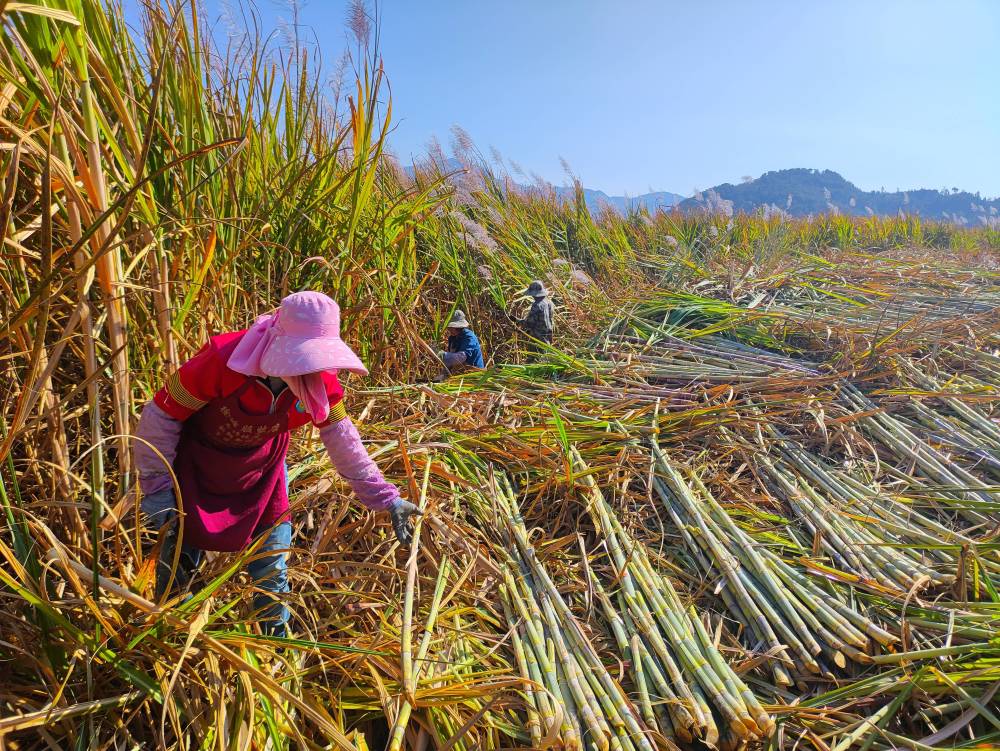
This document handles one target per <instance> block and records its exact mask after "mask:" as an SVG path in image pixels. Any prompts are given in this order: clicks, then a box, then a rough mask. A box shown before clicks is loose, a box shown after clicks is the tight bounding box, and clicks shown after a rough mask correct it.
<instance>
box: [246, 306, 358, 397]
mask: <svg viewBox="0 0 1000 751" xmlns="http://www.w3.org/2000/svg"><path fill="white" fill-rule="evenodd" d="M227 364H228V365H229V367H230V368H232V369H233V370H235V371H237V372H238V373H245V374H247V375H259V376H263V375H268V376H275V377H277V378H283V377H288V376H302V375H307V374H309V373H320V372H323V371H329V372H333V373H336V372H337V371H338V370H349V371H351V372H353V373H360V374H362V375H367V374H368V369H367V368H366V367H365V366H364V363H362V362H361V359H360V358H359V357H358V356H357V355H356V354H354V352H353V351H352V350H351V348H350V347H348V346H347V344H345V343H344V340H343V339H341V338H340V306H339V305H337V303H336V302H335V301H334V300H332V299H331V298H329V297H327V296H326V295H324V294H323V293H322V292H296V293H294V294H291V295H289V296H288V297H286V298H285V299H284V300H282V301H281V307H279V308H278V312H277V313H275V314H274V315H267V316H261V317H260V318H258V319H257V320H256V322H255V323H254V325H253V326H251V327H250V329H249V330H247V333H246V334H245V335H244V336H243V339H242V340H240V343H239V344H238V345H237V346H236V348H235V349H234V350H233V354H232V355H231V356H230V358H229V362H228V363H227Z"/></svg>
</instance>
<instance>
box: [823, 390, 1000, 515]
mask: <svg viewBox="0 0 1000 751" xmlns="http://www.w3.org/2000/svg"><path fill="white" fill-rule="evenodd" d="M840 394H841V399H842V401H843V403H844V404H845V405H846V406H847V407H848V408H849V409H850V410H851V411H852V412H854V413H856V414H857V423H858V424H860V425H861V426H862V427H863V428H864V429H865V431H866V432H868V433H869V435H871V436H872V437H873V438H875V439H876V440H878V441H879V443H880V445H882V446H883V447H884V448H885V449H887V450H888V451H889V453H891V454H892V455H894V456H895V457H896V458H897V459H898V460H899V461H903V462H907V463H913V464H914V465H915V468H919V470H920V472H921V473H922V474H923V475H924V476H925V477H927V478H929V479H930V480H931V481H932V482H934V483H936V487H935V490H936V491H937V493H936V495H937V496H938V499H939V500H940V502H941V505H943V506H944V508H945V509H949V510H954V512H955V513H957V514H958V515H959V516H960V517H961V518H962V519H964V520H965V521H967V522H970V523H972V524H974V525H981V524H987V525H988V524H989V523H990V521H991V518H994V519H995V514H996V512H997V510H998V509H1000V491H998V490H997V488H996V487H994V486H990V485H988V484H987V483H985V482H983V481H982V479H980V478H979V477H977V476H976V475H974V474H972V472H970V471H969V470H967V469H965V468H964V467H962V466H961V465H960V464H958V463H957V462H956V461H955V460H954V459H952V458H951V457H950V456H948V455H947V454H945V453H943V452H941V451H938V449H937V448H936V447H935V446H934V445H933V444H932V443H931V442H929V441H927V440H924V439H923V438H921V437H920V436H918V435H916V434H915V433H914V432H913V431H912V430H911V429H910V428H908V427H907V426H906V425H904V424H903V423H902V422H901V421H900V420H898V419H896V418H895V417H894V416H892V415H890V414H888V413H886V412H885V411H884V410H883V409H880V408H879V405H878V404H876V403H875V402H873V401H872V400H871V399H869V398H868V397H866V396H865V395H864V394H862V393H861V391H860V390H858V388H857V387H855V386H854V385H852V384H850V383H848V382H846V381H843V382H841V384H840ZM904 478H905V479H906V480H907V481H908V482H911V483H914V484H917V485H919V484H921V483H919V480H917V478H916V477H913V476H912V473H910V474H906V475H904Z"/></svg>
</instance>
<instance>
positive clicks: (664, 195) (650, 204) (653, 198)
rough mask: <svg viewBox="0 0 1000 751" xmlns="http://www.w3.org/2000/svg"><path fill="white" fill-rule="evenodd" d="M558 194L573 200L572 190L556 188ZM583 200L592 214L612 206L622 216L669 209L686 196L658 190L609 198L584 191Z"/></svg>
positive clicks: (604, 194)
mask: <svg viewBox="0 0 1000 751" xmlns="http://www.w3.org/2000/svg"><path fill="white" fill-rule="evenodd" d="M556 194H557V195H558V196H559V197H560V198H572V197H573V189H572V188H556ZM583 199H584V200H585V201H586V202H587V208H589V209H590V211H591V213H597V212H598V211H599V210H600V209H601V208H602V207H603V206H610V207H611V208H613V209H615V210H616V211H618V212H619V213H620V214H624V213H626V212H627V211H628V210H629V209H638V208H640V207H643V206H645V207H646V208H647V209H649V211H651V212H652V211H656V209H661V208H662V209H669V208H670V207H671V206H674V205H676V204H678V203H680V202H681V201H683V200H684V196H682V195H680V194H679V193H670V192H668V191H665V190H658V191H655V192H653V193H643V194H642V195H641V196H635V197H632V196H609V195H608V194H607V193H605V192H604V191H603V190H592V189H591V188H584V189H583Z"/></svg>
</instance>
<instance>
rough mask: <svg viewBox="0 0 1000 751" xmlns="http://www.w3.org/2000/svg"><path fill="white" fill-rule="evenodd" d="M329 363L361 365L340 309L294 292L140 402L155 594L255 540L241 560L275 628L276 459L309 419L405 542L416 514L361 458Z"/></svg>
mask: <svg viewBox="0 0 1000 751" xmlns="http://www.w3.org/2000/svg"><path fill="white" fill-rule="evenodd" d="M339 370H347V371H350V372H353V373H360V374H366V373H367V372H368V371H367V369H366V368H365V366H364V365H363V364H362V362H361V360H360V359H358V356H357V355H356V354H354V352H352V351H351V349H350V348H349V347H348V346H347V344H345V343H344V341H343V340H342V339H341V338H340V308H339V307H338V306H337V303H336V302H334V301H333V300H331V299H330V298H329V297H327V296H326V295H324V294H321V293H319V292H297V293H295V294H293V295H289V296H288V297H286V298H285V299H284V300H282V301H281V307H280V308H279V309H278V311H277V312H276V313H274V314H273V315H265V316H261V317H259V318H258V319H257V321H256V322H255V323H254V324H253V326H251V327H250V328H249V329H247V330H245V331H236V332H231V333H225V334H219V335H218V336H213V337H211V338H210V339H209V340H208V343H207V344H206V345H205V346H204V347H202V348H201V350H199V352H198V353H197V354H196V355H195V356H194V357H192V358H191V359H190V360H188V361H187V362H186V363H184V364H183V365H181V367H180V369H179V370H178V371H177V372H175V373H174V374H173V375H172V376H170V377H169V378H168V379H167V382H166V385H165V386H164V387H163V388H161V389H160V390H159V391H158V392H156V396H155V397H153V399H152V400H151V401H150V402H149V403H148V404H146V407H145V408H144V409H143V411H142V417H141V418H140V420H139V427H138V428H137V429H136V433H135V435H136V437H137V438H139V439H141V440H138V441H136V447H135V462H136V466H137V467H138V468H139V473H140V484H141V487H142V493H143V498H142V506H141V509H142V512H143V516H144V518H145V523H146V524H149V525H151V527H152V529H154V530H160V529H164V530H165V534H164V535H163V541H162V544H161V548H160V556H159V560H158V561H157V565H156V595H157V598H160V597H162V596H163V595H164V594H165V593H166V592H167V591H168V588H169V587H170V582H174V584H176V586H177V587H178V588H179V589H181V590H182V591H183V590H185V589H187V588H188V587H189V586H190V585H191V582H192V580H193V578H194V575H195V573H196V570H197V568H198V566H199V564H200V563H201V561H202V560H203V559H204V551H206V550H214V551H234V552H235V551H241V550H244V549H246V548H247V547H248V546H250V545H251V544H252V543H253V542H254V541H255V540H261V545H260V547H259V548H258V549H257V550H256V552H255V553H254V555H253V557H252V558H251V559H250V560H249V562H248V563H247V570H248V571H249V573H250V576H251V578H252V579H253V580H254V583H255V585H256V588H257V594H256V595H255V596H254V598H253V607H254V610H255V612H256V616H257V617H259V618H260V620H261V627H262V629H263V631H264V633H267V634H271V635H274V636H286V634H287V626H286V624H287V621H288V617H289V613H288V609H287V608H286V607H285V605H284V603H282V602H281V601H280V599H279V598H280V597H281V595H283V594H285V593H287V592H288V591H289V585H288V574H287V564H286V559H287V556H288V550H289V548H290V547H291V546H292V525H291V522H290V521H289V513H288V510H289V507H288V468H287V466H286V455H287V452H288V444H289V434H290V432H291V431H293V430H295V429H297V428H300V427H303V426H305V425H306V424H308V423H310V422H311V423H312V424H313V425H315V426H316V427H317V428H319V436H320V439H321V440H322V441H323V445H324V446H325V447H326V451H327V454H328V455H329V457H330V460H331V462H332V463H333V465H334V466H335V467H336V468H337V471H338V472H339V473H340V474H341V476H342V477H343V478H344V479H345V480H347V481H348V482H349V483H350V485H351V488H352V489H353V491H354V493H355V495H356V496H357V497H358V499H359V500H360V501H361V503H362V504H363V505H364V506H366V507H368V508H370V509H372V510H374V511H388V512H389V514H390V515H391V517H392V525H393V529H394V530H395V533H396V537H397V539H398V540H399V542H400V543H402V544H403V545H408V544H409V543H410V540H411V536H412V532H411V530H410V525H409V521H410V517H411V516H413V515H414V514H420V511H419V510H418V509H417V507H416V506H414V505H413V504H412V503H409V502H407V501H404V500H403V499H402V498H400V495H399V491H398V490H397V489H396V487H395V486H394V485H392V484H391V483H389V482H387V481H386V480H385V478H384V477H383V476H382V473H381V472H380V471H379V468H378V467H377V466H376V465H375V462H374V461H372V460H371V458H369V456H368V452H367V451H366V450H365V447H364V445H363V444H362V443H361V437H360V436H359V435H358V430H357V428H356V427H354V423H353V422H351V418H350V417H348V416H347V412H346V411H345V409H344V402H343V396H344V390H343V388H342V387H341V385H340V382H339V381H338V380H337V371H339ZM164 461H166V462H168V463H169V464H170V467H169V468H168V467H167V466H166V465H165V464H164ZM171 470H172V474H173V476H174V477H176V479H177V483H178V485H179V487H180V491H181V496H180V499H178V498H177V497H176V496H175V494H174V484H173V480H172V477H171ZM178 500H180V505H181V508H180V509H178V505H177V504H178ZM179 511H183V514H182V515H179V513H178V512H179ZM178 517H179V518H178ZM178 537H180V550H179V551H178V550H177V543H178ZM262 538H263V539H262ZM175 556H177V566H176V568H175V567H174V565H173V563H174V558H175Z"/></svg>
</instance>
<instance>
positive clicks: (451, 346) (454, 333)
mask: <svg viewBox="0 0 1000 751" xmlns="http://www.w3.org/2000/svg"><path fill="white" fill-rule="evenodd" d="M446 336H447V337H448V350H447V351H446V352H438V357H439V358H440V359H441V362H442V364H443V365H444V370H443V371H442V373H441V380H444V379H445V378H447V377H448V376H449V375H451V374H453V373H458V372H459V371H461V370H464V369H465V368H483V367H485V362H484V360H483V348H482V347H481V346H480V344H479V339H478V337H476V334H475V332H474V331H473V330H472V327H471V326H470V325H469V321H468V320H467V319H466V317H465V313H464V312H463V311H461V310H456V311H455V313H454V314H453V315H452V317H451V320H450V321H448V328H447V331H446Z"/></svg>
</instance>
